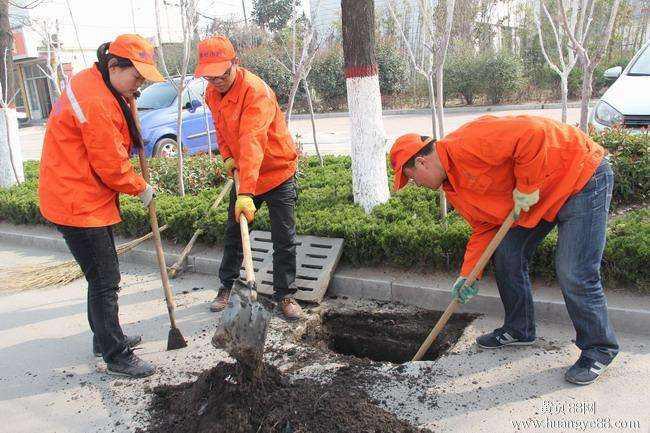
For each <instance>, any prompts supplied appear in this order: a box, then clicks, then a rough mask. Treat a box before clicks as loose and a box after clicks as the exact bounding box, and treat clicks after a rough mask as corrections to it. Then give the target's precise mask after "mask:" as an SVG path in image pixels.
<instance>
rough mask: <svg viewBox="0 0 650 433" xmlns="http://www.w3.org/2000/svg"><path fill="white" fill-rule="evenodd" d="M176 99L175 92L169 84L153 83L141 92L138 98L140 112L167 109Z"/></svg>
mask: <svg viewBox="0 0 650 433" xmlns="http://www.w3.org/2000/svg"><path fill="white" fill-rule="evenodd" d="M175 98H176V90H174V87H173V86H172V85H171V84H169V83H155V84H152V85H151V86H149V87H147V88H146V89H144V90H143V91H142V94H141V95H140V97H139V98H138V108H139V109H140V110H157V109H159V108H165V107H169V106H170V105H171V104H172V102H174V99H175Z"/></svg>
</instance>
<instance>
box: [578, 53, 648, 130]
mask: <svg viewBox="0 0 650 433" xmlns="http://www.w3.org/2000/svg"><path fill="white" fill-rule="evenodd" d="M604 75H605V77H606V78H610V79H616V81H615V82H614V83H613V84H612V85H611V86H610V88H609V89H607V91H606V92H605V94H604V95H603V97H602V98H600V101H598V104H596V107H595V108H594V109H593V111H592V112H591V116H590V118H589V124H590V125H591V126H592V127H593V128H594V129H595V130H596V131H598V132H601V131H603V130H604V129H606V128H609V127H612V126H614V125H622V126H623V127H625V128H628V129H630V130H631V131H633V132H641V131H644V130H648V129H650V42H648V43H646V44H645V46H643V48H641V49H640V50H639V52H638V53H636V54H635V55H634V57H633V58H632V60H631V61H630V63H629V64H628V65H627V67H626V68H625V69H623V68H622V67H620V66H616V67H614V68H610V69H608V70H606V71H605V73H604Z"/></svg>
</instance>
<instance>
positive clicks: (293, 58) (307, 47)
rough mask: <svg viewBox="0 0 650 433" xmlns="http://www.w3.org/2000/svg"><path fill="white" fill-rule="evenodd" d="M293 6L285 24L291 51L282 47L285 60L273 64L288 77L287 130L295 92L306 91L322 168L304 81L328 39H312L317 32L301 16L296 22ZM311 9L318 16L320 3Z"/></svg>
mask: <svg viewBox="0 0 650 433" xmlns="http://www.w3.org/2000/svg"><path fill="white" fill-rule="evenodd" d="M292 6H293V8H294V9H293V13H292V15H291V18H290V20H289V22H288V24H289V25H290V26H291V40H289V41H288V45H290V47H289V48H290V49H291V52H289V48H287V47H286V46H285V45H284V44H283V45H282V48H283V49H284V51H285V54H286V56H285V57H286V60H285V61H283V60H282V59H278V58H275V59H274V60H275V61H276V62H278V63H279V64H280V66H282V67H283V68H284V69H285V70H286V71H287V72H289V74H291V89H290V91H289V98H288V102H287V110H286V115H285V116H286V120H287V126H289V125H290V124H291V115H292V113H293V105H294V102H295V99H296V94H297V92H298V88H299V86H300V84H301V83H302V85H303V88H304V89H305V94H306V96H307V102H308V105H309V113H310V119H311V126H312V131H313V136H314V147H315V149H316V155H317V156H318V159H319V160H320V164H321V166H322V165H323V158H322V156H321V154H320V150H319V148H318V139H317V138H316V122H315V120H314V105H313V101H312V98H311V91H310V90H309V84H308V82H307V77H308V76H309V73H310V71H311V67H312V64H313V62H314V58H315V57H316V54H317V53H318V51H319V49H320V47H321V44H322V42H323V41H324V40H326V39H328V38H329V36H327V37H325V38H320V39H316V38H315V36H316V29H315V27H314V25H313V23H312V21H311V19H310V18H309V17H307V16H304V15H303V16H302V19H300V20H299V17H300V12H299V9H300V8H298V3H297V1H296V0H293V3H292ZM312 7H313V8H314V11H315V13H314V15H316V14H318V10H319V7H320V0H316V1H315V3H314V4H313V5H312ZM299 21H300V23H299ZM299 24H300V27H301V29H300V31H299V30H298V29H297V27H298V25H299ZM298 36H300V39H298ZM330 36H331V34H330ZM298 48H300V57H297V51H298Z"/></svg>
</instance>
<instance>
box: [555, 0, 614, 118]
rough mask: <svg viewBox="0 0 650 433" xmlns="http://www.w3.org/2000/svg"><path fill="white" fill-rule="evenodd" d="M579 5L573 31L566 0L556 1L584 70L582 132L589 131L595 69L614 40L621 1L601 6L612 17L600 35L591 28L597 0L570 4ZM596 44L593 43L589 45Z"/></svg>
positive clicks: (583, 0)
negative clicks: (611, 39) (590, 101)
mask: <svg viewBox="0 0 650 433" xmlns="http://www.w3.org/2000/svg"><path fill="white" fill-rule="evenodd" d="M571 1H579V2H580V6H579V9H578V14H577V20H576V25H575V27H574V28H573V29H572V28H571V24H570V23H569V19H568V18H567V14H566V8H565V6H564V0H557V6H558V9H559V13H560V17H561V19H562V21H561V22H562V28H564V31H565V32H566V34H567V36H568V37H569V40H570V41H571V45H572V46H571V49H572V50H573V51H574V53H575V55H576V56H577V57H578V59H579V60H580V67H581V69H582V95H581V102H580V129H582V130H583V131H587V121H588V118H589V100H590V99H591V95H592V93H593V89H592V81H593V76H594V69H596V67H597V66H598V65H599V64H600V62H601V61H602V59H603V57H604V55H605V53H606V52H607V46H608V45H609V40H610V38H611V36H612V30H613V29H614V22H615V21H616V16H617V14H618V8H619V6H620V4H621V0H613V3H612V5H611V7H609V4H607V5H602V6H603V7H602V8H601V12H602V13H603V14H609V21H608V23H607V26H605V27H604V28H602V29H597V31H594V32H590V31H591V30H592V29H591V24H592V22H593V21H594V10H595V9H596V3H597V0H571ZM591 41H594V43H590V42H591Z"/></svg>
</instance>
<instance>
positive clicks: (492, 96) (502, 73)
mask: <svg viewBox="0 0 650 433" xmlns="http://www.w3.org/2000/svg"><path fill="white" fill-rule="evenodd" d="M522 69H523V65H522V62H521V60H520V59H518V58H517V57H514V56H512V55H510V54H507V53H503V52H502V53H497V54H494V55H490V56H487V57H484V58H483V62H482V65H481V69H480V76H481V78H482V83H483V84H482V86H483V90H484V92H485V94H486V95H487V97H488V99H489V101H490V102H491V103H492V104H499V103H501V102H503V101H504V100H505V99H507V98H508V97H509V96H510V95H513V94H515V93H517V92H518V91H519V90H520V89H521V86H522V82H523V71H522Z"/></svg>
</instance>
